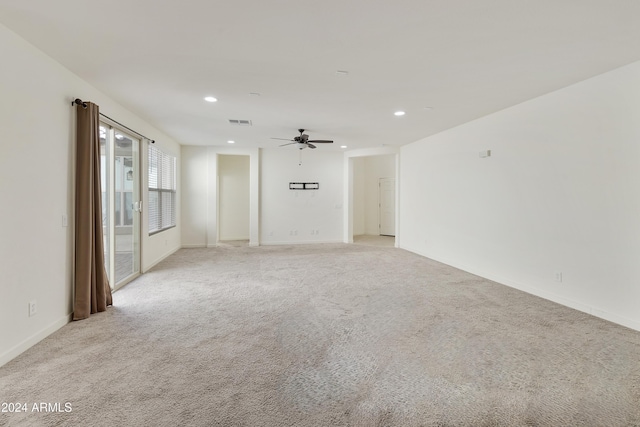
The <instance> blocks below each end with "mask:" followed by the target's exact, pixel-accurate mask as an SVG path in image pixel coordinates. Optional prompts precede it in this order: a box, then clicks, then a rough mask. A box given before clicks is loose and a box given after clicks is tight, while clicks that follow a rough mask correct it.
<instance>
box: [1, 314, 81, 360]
mask: <svg viewBox="0 0 640 427" xmlns="http://www.w3.org/2000/svg"><path fill="white" fill-rule="evenodd" d="M72 317H73V313H71V314H68V315H66V316H64V317H61V318H60V319H58V320H56V321H55V322H53V323H52V324H50V325H49V326H47V327H46V328H44V329H42V330H40V331H38V332H36V333H35V334H33V335H32V336H30V337H29V338H27V339H26V340H24V341H22V342H21V343H19V344H18V345H16V346H14V347H12V348H10V349H9V350H7V351H6V352H4V353H3V354H0V366H4V365H6V364H7V363H8V362H10V361H11V360H13V359H15V358H16V357H18V356H19V355H21V354H22V353H24V352H25V351H27V350H28V349H30V348H31V347H33V346H34V345H36V344H38V343H39V342H40V341H42V340H43V339H45V338H47V337H48V336H49V335H51V334H52V333H54V332H55V331H57V330H58V329H60V328H62V327H63V326H64V325H66V324H67V323H69V322H71V319H72Z"/></svg>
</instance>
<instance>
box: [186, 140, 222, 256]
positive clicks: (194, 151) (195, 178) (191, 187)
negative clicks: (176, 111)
mask: <svg viewBox="0 0 640 427" xmlns="http://www.w3.org/2000/svg"><path fill="white" fill-rule="evenodd" d="M207 153H208V149H207V147H200V146H191V145H183V146H182V152H181V159H182V162H181V166H182V167H181V171H182V174H181V177H182V209H181V211H182V246H183V247H185V248H189V247H206V246H207V205H208V203H207V197H208V192H209V190H208V188H209V175H208V167H207V166H208V154H207ZM214 243H215V242H214Z"/></svg>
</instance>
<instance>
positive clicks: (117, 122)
mask: <svg viewBox="0 0 640 427" xmlns="http://www.w3.org/2000/svg"><path fill="white" fill-rule="evenodd" d="M74 105H82V108H84V109H85V110H86V108H87V103H86V102H84V101H83V100H82V99H80V98H76V99H74V100H73V101H72V102H71V106H74ZM100 115H101V116H102V117H104V118H107V119H109V120H111V121H112V122H113V123H116V124H118V125H120V126H122V127H123V128H125V129H127V130H130V131H131V132H133V133H135V134H136V135H138V136H141V137H143V138H145V139H148V140H149V141H151V143H152V144H155V143H156V141H155V139H151V138H149V137H148V136H144V135H143V134H141V133H140V132H136V131H135V130H133V129H131V128H130V127H128V126H125V125H123V124H122V123H120V122H119V121H117V120H113V119H112V118H111V117H109V116H107V115H106V114H102V113H100Z"/></svg>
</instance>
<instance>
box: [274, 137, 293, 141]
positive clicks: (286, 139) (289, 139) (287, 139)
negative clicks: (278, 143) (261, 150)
mask: <svg viewBox="0 0 640 427" xmlns="http://www.w3.org/2000/svg"><path fill="white" fill-rule="evenodd" d="M271 139H281V140H282V141H293V139H291V138H271Z"/></svg>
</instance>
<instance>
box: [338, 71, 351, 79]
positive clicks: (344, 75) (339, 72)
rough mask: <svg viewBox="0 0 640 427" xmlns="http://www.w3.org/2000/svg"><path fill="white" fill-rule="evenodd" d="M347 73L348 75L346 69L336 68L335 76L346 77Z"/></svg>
mask: <svg viewBox="0 0 640 427" xmlns="http://www.w3.org/2000/svg"><path fill="white" fill-rule="evenodd" d="M348 75H349V72H348V71H346V70H336V76H339V77H347V76H348Z"/></svg>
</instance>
